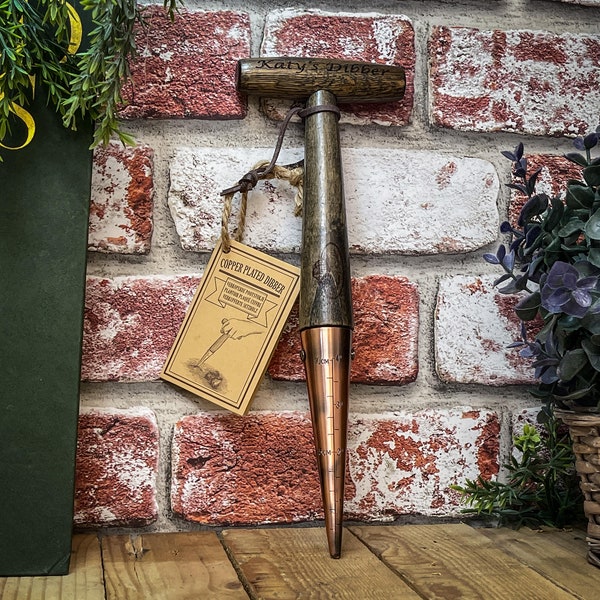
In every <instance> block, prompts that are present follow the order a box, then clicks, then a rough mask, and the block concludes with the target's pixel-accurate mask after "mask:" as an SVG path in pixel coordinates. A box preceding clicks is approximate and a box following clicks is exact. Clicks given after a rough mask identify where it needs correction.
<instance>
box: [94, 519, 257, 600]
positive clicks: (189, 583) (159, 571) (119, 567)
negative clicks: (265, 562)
mask: <svg viewBox="0 0 600 600" xmlns="http://www.w3.org/2000/svg"><path fill="white" fill-rule="evenodd" d="M102 558H103V561H104V577H105V585H106V599H107V600H135V599H140V600H142V599H143V600H147V599H148V598H152V599H153V600H162V599H164V600H179V599H183V598H186V599H189V598H202V600H210V599H215V600H217V599H218V600H221V599H227V598H229V599H232V600H239V599H244V600H247V599H248V595H247V594H246V592H244V589H243V587H242V584H241V583H240V581H239V579H238V577H237V575H236V572H235V569H234V568H233V566H232V565H231V563H230V562H229V559H228V558H227V554H226V553H225V550H224V549H223V546H222V545H221V542H220V541H219V539H218V537H217V535H216V534H215V533H213V532H211V531H196V532H183V533H155V534H147V535H143V536H141V535H139V536H129V535H116V536H108V537H105V538H103V539H102Z"/></svg>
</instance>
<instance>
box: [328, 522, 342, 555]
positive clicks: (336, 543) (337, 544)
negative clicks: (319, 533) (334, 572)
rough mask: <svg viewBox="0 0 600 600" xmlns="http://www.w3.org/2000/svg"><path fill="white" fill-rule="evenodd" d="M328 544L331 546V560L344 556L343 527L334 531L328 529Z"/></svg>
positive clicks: (335, 528)
mask: <svg viewBox="0 0 600 600" xmlns="http://www.w3.org/2000/svg"><path fill="white" fill-rule="evenodd" d="M327 543H328V545H329V555H330V556H331V558H341V556H342V526H341V524H340V525H339V526H338V527H334V528H333V529H329V528H328V529H327Z"/></svg>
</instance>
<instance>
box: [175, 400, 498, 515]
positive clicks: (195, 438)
mask: <svg viewBox="0 0 600 600" xmlns="http://www.w3.org/2000/svg"><path fill="white" fill-rule="evenodd" d="M348 435H349V438H348V448H349V453H348V467H349V469H348V475H347V482H346V494H345V495H346V516H347V517H348V518H355V519H362V520H382V519H388V518H393V517H394V516H395V515H398V514H411V513H421V514H425V515H446V516H447V515H451V514H458V512H459V507H458V499H457V496H456V494H455V493H454V492H453V491H452V490H450V488H449V486H450V485H451V484H453V483H459V482H462V481H464V479H465V478H475V477H477V476H478V475H480V474H481V475H482V476H484V477H491V476H493V475H495V474H496V473H497V472H498V448H499V443H498V436H499V419H498V415H497V414H496V413H493V412H489V411H483V410H473V409H468V408H456V409H450V410H428V411H422V412H417V413H414V414H408V413H382V414H380V415H359V414H351V415H350V424H349V432H348ZM172 461H173V462H172V485H171V503H172V509H173V511H174V513H175V514H176V515H178V516H180V517H183V518H184V519H187V520H190V521H195V522H199V523H205V524H220V525H228V524H253V523H282V522H287V523H289V522H297V521H306V520H314V519H319V518H322V516H323V514H322V506H321V496H320V491H319V482H318V476H317V472H316V462H315V458H314V447H313V437H312V429H311V424H310V420H309V417H308V415H307V414H305V413H296V412H290V413H255V414H250V415H247V416H245V417H237V416H233V415H215V414H199V415H194V416H189V417H184V418H183V419H181V420H180V421H179V422H178V423H177V425H176V427H175V434H174V438H173V451H172Z"/></svg>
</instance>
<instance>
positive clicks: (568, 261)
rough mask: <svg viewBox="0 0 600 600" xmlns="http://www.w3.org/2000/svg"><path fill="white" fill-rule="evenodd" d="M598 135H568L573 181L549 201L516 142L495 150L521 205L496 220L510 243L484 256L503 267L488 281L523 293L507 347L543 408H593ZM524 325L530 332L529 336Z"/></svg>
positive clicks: (598, 398) (596, 402)
mask: <svg viewBox="0 0 600 600" xmlns="http://www.w3.org/2000/svg"><path fill="white" fill-rule="evenodd" d="M599 133H600V127H599V128H598V130H597V131H596V132H593V133H590V134H589V135H587V136H585V137H580V138H577V139H576V140H575V142H574V145H575V147H576V149H578V150H579V152H574V153H568V154H565V157H566V158H567V159H568V160H570V161H571V162H573V163H575V164H577V165H578V166H580V167H581V169H582V170H581V179H577V180H574V179H572V180H569V181H567V183H566V186H565V189H564V193H563V194H558V195H556V196H554V197H552V198H551V197H549V196H548V195H547V194H545V193H538V192H537V191H536V183H537V179H538V176H539V174H540V171H541V169H537V170H536V171H534V172H533V173H529V172H528V168H527V158H526V157H525V156H524V154H523V144H519V145H518V146H517V147H516V148H515V150H514V151H512V152H503V153H502V154H503V155H504V156H505V157H506V158H508V159H510V160H511V161H512V162H513V166H514V168H513V175H514V181H513V183H510V184H508V186H509V187H511V188H513V189H516V190H518V191H519V192H521V193H522V194H524V195H525V196H526V202H525V204H524V205H523V208H522V209H521V211H520V214H519V217H518V221H517V223H510V222H508V221H507V222H505V223H503V224H502V225H501V231H502V233H505V234H509V236H510V238H511V239H510V241H509V242H508V243H507V244H501V245H500V246H499V248H498V251H497V252H496V253H495V254H485V255H484V259H485V260H486V261H487V262H489V263H492V264H495V265H500V266H501V267H502V268H503V269H504V271H505V273H504V274H503V275H502V276H501V277H499V278H498V279H497V280H496V281H495V282H494V285H500V284H504V285H503V286H502V287H500V288H499V291H500V292H501V293H505V294H515V293H520V294H522V296H523V297H522V298H521V300H520V301H519V302H518V303H517V304H516V306H515V312H516V314H517V316H518V317H519V319H520V320H521V322H522V327H521V340H519V341H517V342H515V343H514V344H512V346H513V347H516V348H520V354H521V356H522V357H523V358H527V359H531V360H532V367H533V369H534V374H535V378H536V386H535V388H534V389H533V390H532V393H533V395H534V396H535V397H536V398H539V399H540V400H542V401H543V402H544V403H545V405H546V407H549V408H552V407H554V406H556V407H559V408H562V409H570V410H578V411H588V412H589V411H593V412H597V411H598V410H599V409H600V385H599V384H600V188H599V186H600V157H594V156H593V151H594V149H595V148H596V147H597V146H598V143H599ZM536 320H537V325H539V327H537V328H536V323H535V322H536ZM528 322H534V323H533V324H534V330H537V332H536V333H535V335H534V336H533V337H532V336H531V334H528V333H527V327H526V324H527V323H528ZM542 414H546V415H547V414H548V411H543V413H542Z"/></svg>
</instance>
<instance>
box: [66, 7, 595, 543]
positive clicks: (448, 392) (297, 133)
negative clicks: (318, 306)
mask: <svg viewBox="0 0 600 600" xmlns="http://www.w3.org/2000/svg"><path fill="white" fill-rule="evenodd" d="M361 4H362V3H359V2H345V3H343V4H342V3H340V2H333V1H332V2H323V3H320V6H321V7H322V8H321V9H320V10H306V9H303V8H298V7H294V6H293V5H289V4H284V3H280V2H277V1H271V2H269V3H262V2H253V1H250V2H244V3H241V2H233V1H230V2H218V3H217V2H201V3H199V2H195V3H191V2H190V3H188V4H186V9H185V10H183V11H182V12H181V14H180V15H179V16H178V17H177V18H176V20H175V22H174V23H170V22H169V21H168V20H167V19H166V18H165V17H164V16H163V14H162V10H161V9H160V8H158V7H152V8H149V9H148V10H147V23H148V28H147V30H145V31H142V30H140V31H139V33H138V40H137V41H138V47H139V58H138V59H137V61H136V62H135V64H133V65H132V71H133V77H132V80H131V81H130V82H129V83H128V84H127V89H126V95H127V99H128V105H127V106H126V107H125V108H124V109H123V111H122V117H123V119H124V128H125V129H126V130H127V131H129V132H131V133H132V134H133V135H134V136H135V137H136V139H137V140H138V142H139V143H138V146H137V147H136V148H133V149H124V148H122V147H120V146H119V145H117V144H114V145H111V146H110V147H108V148H106V149H98V150H97V151H96V154H95V167H94V180H93V184H92V211H91V220H90V241H89V247H90V254H89V267H88V286H87V298H86V314H85V323H84V334H85V335H84V349H83V368H82V380H83V383H82V412H81V419H80V436H79V453H78V469H77V495H76V519H75V521H76V525H77V526H78V527H110V526H128V527H146V528H150V529H154V530H163V531H167V530H173V529H182V528H183V529H185V528H192V527H194V526H196V524H198V523H200V524H203V525H224V524H256V523H293V522H298V521H307V520H308V521H310V520H315V519H320V518H321V516H322V514H321V506H320V501H319V492H318V480H317V474H316V468H315V461H314V456H313V447H312V433H311V428H310V419H309V415H308V402H307V399H306V391H305V385H304V382H303V377H304V376H303V371H302V366H301V362H300V359H299V356H298V352H299V341H298V335H297V313H296V312H293V313H292V315H291V317H290V319H289V322H288V324H287V326H286V329H285V331H284V333H283V336H282V338H281V341H280V344H279V346H278V348H277V350H276V352H275V355H274V356H273V359H272V361H271V364H270V367H269V369H268V374H267V375H266V376H265V380H264V382H263V383H262V384H261V387H260V389H259V392H258V394H257V396H256V399H255V400H254V403H253V406H252V410H251V412H250V413H249V414H248V415H247V416H245V417H238V416H234V415H231V414H229V413H226V412H224V411H221V410H218V409H216V408H215V407H214V406H213V405H211V404H210V403H208V402H206V401H203V400H200V399H198V398H196V397H194V396H192V395H191V394H189V393H187V392H184V391H181V390H179V389H178V388H175V387H174V386H171V385H169V384H167V383H165V382H161V381H160V380H159V379H158V375H159V372H160V369H161V366H162V364H163V362H164V360H165V358H166V355H167V352H168V351H169V348H170V345H171V343H172V341H173V339H174V336H175V334H176V332H177V329H178V326H179V324H180V322H181V320H182V318H183V316H184V313H185V310H186V307H187V306H188V304H189V302H190V300H191V297H192V295H193V293H194V290H195V288H196V286H197V285H198V282H199V280H200V277H201V274H202V271H203V268H204V266H205V265H206V262H207V260H208V256H209V253H210V251H211V249H212V247H213V246H214V243H215V241H216V239H217V238H218V236H219V223H220V214H221V199H220V198H219V195H218V194H219V192H220V190H221V189H223V188H225V187H228V186H230V185H232V184H234V183H235V182H236V181H237V180H238V179H239V178H240V177H241V175H243V174H244V173H245V172H246V171H248V170H249V169H250V168H251V167H252V166H253V164H254V163H255V162H256V161H257V160H259V159H265V158H270V154H271V150H272V148H273V146H274V143H275V139H276V136H277V130H278V126H279V121H280V120H281V118H282V116H283V115H284V113H285V111H286V109H287V104H286V103H285V102H283V101H273V100H263V101H259V100H258V99H251V100H249V101H247V100H246V99H245V98H243V97H241V96H239V95H238V94H237V92H236V89H235V63H236V61H237V59H239V58H243V57H248V56H258V55H263V56H276V55H296V56H302V55H307V56H308V55H312V56H323V57H343V58H349V59H359V60H367V61H373V62H378V63H390V64H401V65H403V66H404V67H405V69H406V72H407V90H406V96H405V99H404V100H403V101H402V102H397V103H387V104H382V105H373V106H368V105H351V106H344V107H343V112H342V118H341V139H342V146H343V160H344V171H345V187H346V203H347V211H348V221H349V242H350V247H351V263H352V267H351V268H352V276H353V282H352V285H353V294H354V305H355V316H356V332H355V336H356V339H355V350H356V359H355V361H354V364H353V367H352V381H353V385H352V389H351V399H350V402H351V415H350V425H349V448H350V452H349V460H348V473H347V498H346V511H347V514H348V517H349V518H352V519H359V520H365V521H368V520H388V519H393V518H396V517H399V516H403V515H409V516H411V518H412V517H413V516H414V517H417V516H419V518H429V517H438V516H444V517H451V516H457V515H458V514H459V511H460V506H459V504H458V499H457V496H456V495H455V493H454V492H452V491H451V490H450V488H449V486H450V485H451V484H452V483H457V482H462V481H464V479H465V477H469V478H474V477H476V476H477V475H479V474H481V475H483V476H485V477H496V476H498V475H499V471H500V465H501V464H502V462H503V461H504V460H505V458H506V456H507V453H508V452H509V451H510V437H511V428H512V425H513V423H514V424H517V423H519V422H520V421H522V420H523V419H527V418H531V416H532V414H535V410H534V408H535V407H534V405H533V402H532V400H531V399H530V398H529V397H528V394H527V383H528V382H530V381H531V373H530V372H529V370H528V368H527V367H526V366H525V365H523V364H522V363H521V362H519V360H517V358H516V356H515V354H514V352H512V351H510V350H507V349H506V346H507V345H508V344H509V343H510V342H511V341H513V339H514V338H515V337H516V336H517V335H518V323H517V322H516V320H515V318H514V316H513V314H512V306H513V303H514V300H513V299H511V298H506V297H504V296H500V295H498V294H497V293H496V292H495V290H494V289H493V288H492V285H491V282H492V280H493V279H494V277H495V276H497V275H498V273H497V272H496V271H495V270H494V269H493V268H492V267H491V266H489V265H487V264H486V263H484V262H483V260H482V258H481V256H482V254H483V253H484V252H486V251H490V250H491V249H493V248H494V247H495V245H496V244H497V242H498V240H499V234H498V225H499V222H500V221H501V220H503V219H505V218H506V217H507V216H508V215H512V214H514V210H515V209H514V205H516V204H517V203H518V202H519V199H518V198H511V197H510V195H509V193H508V190H507V189H506V188H505V187H504V186H503V183H504V182H506V181H507V180H508V176H509V167H510V165H509V163H508V161H506V160H505V159H503V158H502V157H501V156H500V151H501V150H503V149H512V148H513V147H514V146H515V145H516V144H517V143H518V142H519V141H524V142H525V144H526V148H527V151H528V152H530V153H532V154H535V155H536V157H535V160H536V161H538V162H544V161H545V159H546V157H547V156H549V155H551V156H552V158H551V160H549V161H548V169H547V170H545V171H544V173H543V174H542V184H543V185H546V186H549V185H550V183H549V178H550V175H556V174H559V175H560V176H562V177H564V178H568V177H570V176H572V173H571V172H570V171H569V170H568V169H566V167H565V163H564V161H563V159H561V158H559V157H558V155H560V154H561V153H563V152H566V151H569V150H570V138H572V137H573V136H574V135H577V134H582V133H585V132H586V131H588V130H590V129H591V128H593V127H595V126H596V125H597V124H598V122H599V120H600V96H599V88H600V79H599V75H598V74H599V73H600V36H599V35H598V32H597V24H598V20H599V18H600V0H580V1H578V2H577V1H575V2H558V1H557V2H552V1H547V2H535V3H534V2H527V1H525V0H522V1H521V0H512V1H511V2H507V3H502V5H501V6H499V5H497V4H499V3H494V2H478V1H475V0H463V1H459V2H452V3H448V2H444V1H442V0H440V1H439V2H436V1H431V2H403V3H389V2H383V1H381V2H377V1H376V2H373V3H371V4H370V8H369V11H370V12H368V13H367V12H365V9H364V8H363V7H362V6H361ZM266 5H268V7H267V6H266ZM532 27H535V31H532V30H530V29H531V28H532ZM302 144H303V137H302V126H301V124H299V123H297V122H294V123H292V124H291V125H290V129H289V131H288V134H287V137H286V141H285V146H284V151H283V153H282V156H281V162H282V163H285V162H289V161H291V160H297V159H298V158H299V157H301V156H302ZM293 196H294V191H293V189H292V188H290V186H289V185H288V184H287V183H284V182H271V183H269V184H265V185H259V186H258V188H257V191H256V192H255V193H254V194H253V195H252V196H251V199H250V207H251V208H250V216H249V220H248V225H247V229H246V235H245V238H244V241H245V242H246V243H248V244H250V245H252V246H255V247H257V248H259V249H261V250H265V251H267V252H269V253H272V254H274V255H277V256H280V257H283V258H285V259H287V260H290V261H291V262H293V263H296V264H297V263H298V261H299V256H298V252H299V246H300V220H299V219H298V218H296V217H294V214H293ZM500 476H501V473H500Z"/></svg>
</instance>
